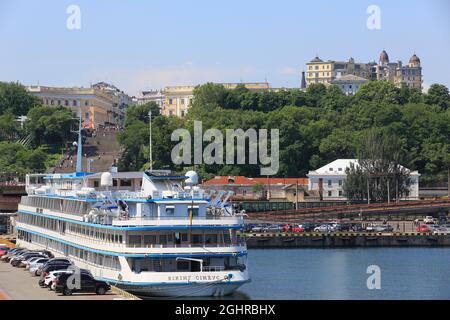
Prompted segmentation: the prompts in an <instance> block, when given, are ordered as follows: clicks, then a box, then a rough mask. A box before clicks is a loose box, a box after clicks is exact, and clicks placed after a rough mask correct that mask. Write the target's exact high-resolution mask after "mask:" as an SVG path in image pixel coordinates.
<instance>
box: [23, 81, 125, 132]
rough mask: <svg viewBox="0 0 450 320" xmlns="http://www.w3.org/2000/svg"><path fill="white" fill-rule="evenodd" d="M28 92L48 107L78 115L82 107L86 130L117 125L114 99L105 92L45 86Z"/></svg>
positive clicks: (29, 87)
mask: <svg viewBox="0 0 450 320" xmlns="http://www.w3.org/2000/svg"><path fill="white" fill-rule="evenodd" d="M27 91H28V92H29V93H30V94H32V95H34V96H36V97H39V98H40V99H41V100H42V103H43V104H44V105H47V106H53V107H57V106H63V107H67V108H69V109H70V110H72V111H73V112H74V113H76V114H78V106H80V107H81V118H82V121H83V127H84V128H91V129H94V128H98V127H99V126H105V125H116V124H117V121H118V120H117V117H116V116H115V114H116V113H117V109H116V108H115V107H114V100H113V98H112V97H111V96H110V95H109V94H108V93H107V92H105V91H104V90H101V89H97V88H75V87H73V88H57V87H45V86H39V85H38V86H28V87H27Z"/></svg>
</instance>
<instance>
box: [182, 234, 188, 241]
mask: <svg viewBox="0 0 450 320" xmlns="http://www.w3.org/2000/svg"><path fill="white" fill-rule="evenodd" d="M187 240H188V235H187V233H182V234H181V241H187Z"/></svg>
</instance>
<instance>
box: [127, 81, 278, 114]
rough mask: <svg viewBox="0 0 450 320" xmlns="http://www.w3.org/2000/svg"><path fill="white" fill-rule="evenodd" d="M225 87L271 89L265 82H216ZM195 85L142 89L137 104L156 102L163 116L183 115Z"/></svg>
mask: <svg viewBox="0 0 450 320" xmlns="http://www.w3.org/2000/svg"><path fill="white" fill-rule="evenodd" d="M217 84H221V85H223V86H224V87H225V89H229V90H230V89H235V88H236V87H237V86H238V85H244V86H245V87H246V88H247V89H248V90H249V91H253V92H264V91H269V90H271V88H270V86H269V83H267V82H243V83H217ZM195 87H196V86H193V85H186V86H168V87H165V88H164V89H162V90H147V91H142V92H141V94H140V95H139V96H138V97H136V99H135V100H136V102H137V103H138V104H144V103H147V102H151V101H153V102H156V104H158V105H159V107H160V108H161V114H162V115H165V116H177V117H184V116H185V115H186V114H187V112H188V109H189V107H190V106H191V105H192V102H193V99H194V89H195Z"/></svg>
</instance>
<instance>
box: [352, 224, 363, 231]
mask: <svg viewBox="0 0 450 320" xmlns="http://www.w3.org/2000/svg"><path fill="white" fill-rule="evenodd" d="M350 230H351V231H355V232H361V231H364V229H363V227H362V226H361V224H360V223H353V224H352V226H351V228H350Z"/></svg>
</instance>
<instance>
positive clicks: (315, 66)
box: [306, 57, 335, 86]
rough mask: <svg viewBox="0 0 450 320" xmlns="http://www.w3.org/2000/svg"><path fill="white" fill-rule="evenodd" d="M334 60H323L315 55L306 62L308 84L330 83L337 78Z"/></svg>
mask: <svg viewBox="0 0 450 320" xmlns="http://www.w3.org/2000/svg"><path fill="white" fill-rule="evenodd" d="M333 73H334V61H330V60H329V61H323V60H322V59H320V58H319V57H315V58H314V59H312V60H311V61H310V62H309V63H307V64H306V85H308V86H309V85H310V84H313V83H323V84H326V83H330V82H331V81H332V80H334V79H335V76H334V75H333Z"/></svg>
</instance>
